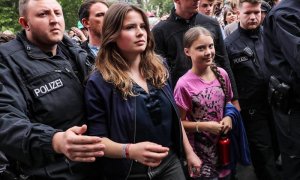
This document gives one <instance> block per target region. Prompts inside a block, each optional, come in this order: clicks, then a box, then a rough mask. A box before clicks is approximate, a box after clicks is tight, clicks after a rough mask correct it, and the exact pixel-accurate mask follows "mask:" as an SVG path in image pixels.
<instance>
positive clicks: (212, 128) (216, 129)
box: [205, 121, 224, 135]
mask: <svg viewBox="0 0 300 180" xmlns="http://www.w3.org/2000/svg"><path fill="white" fill-rule="evenodd" d="M205 123H206V128H205V131H207V132H210V133H212V134H215V135H218V134H220V133H221V132H222V130H223V127H224V126H223V125H222V124H220V123H218V122H216V121H208V122H205Z"/></svg>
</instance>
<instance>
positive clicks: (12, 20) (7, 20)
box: [0, 0, 21, 32]
mask: <svg viewBox="0 0 300 180" xmlns="http://www.w3.org/2000/svg"><path fill="white" fill-rule="evenodd" d="M18 3H19V1H18V0H0V4H1V6H0V31H5V30H10V31H12V32H16V31H18V30H20V29H21V26H20V25H19V23H18V17H19V12H18Z"/></svg>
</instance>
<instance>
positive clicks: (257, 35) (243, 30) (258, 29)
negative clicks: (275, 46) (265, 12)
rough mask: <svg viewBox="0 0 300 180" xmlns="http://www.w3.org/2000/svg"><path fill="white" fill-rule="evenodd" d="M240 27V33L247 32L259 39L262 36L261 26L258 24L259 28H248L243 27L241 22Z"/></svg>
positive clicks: (246, 33) (251, 36)
mask: <svg viewBox="0 0 300 180" xmlns="http://www.w3.org/2000/svg"><path fill="white" fill-rule="evenodd" d="M238 29H239V31H240V33H243V34H245V35H246V36H247V37H250V38H251V39H258V38H259V36H260V31H261V26H258V28H256V29H251V30H248V29H243V28H242V27H241V26H240V23H239V27H238Z"/></svg>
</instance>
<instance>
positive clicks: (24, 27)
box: [19, 16, 29, 31]
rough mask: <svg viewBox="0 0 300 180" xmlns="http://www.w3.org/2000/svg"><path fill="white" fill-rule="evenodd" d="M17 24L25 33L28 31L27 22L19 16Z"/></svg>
mask: <svg viewBox="0 0 300 180" xmlns="http://www.w3.org/2000/svg"><path fill="white" fill-rule="evenodd" d="M19 24H20V25H21V26H22V28H23V29H25V30H26V31H28V30H29V26H28V22H27V20H26V18H25V17H24V16H21V17H20V18H19Z"/></svg>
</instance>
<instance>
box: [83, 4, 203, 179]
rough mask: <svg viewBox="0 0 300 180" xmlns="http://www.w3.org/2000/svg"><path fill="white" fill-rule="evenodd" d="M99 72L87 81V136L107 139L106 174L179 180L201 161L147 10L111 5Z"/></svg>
mask: <svg viewBox="0 0 300 180" xmlns="http://www.w3.org/2000/svg"><path fill="white" fill-rule="evenodd" d="M102 33H103V34H102V35H103V39H102V46H101V50H100V52H99V55H98V56H97V58H96V70H95V72H94V73H93V74H92V75H91V76H90V78H89V79H88V81H87V84H86V90H85V100H86V109H87V120H88V125H89V126H88V127H89V130H88V132H89V134H90V135H93V136H99V137H102V138H103V141H102V143H104V144H105V147H106V148H105V152H104V154H105V155H104V156H105V158H100V159H99V162H100V163H102V165H103V166H101V167H99V169H103V171H104V174H105V175H106V178H108V179H113V180H118V179H139V180H146V179H160V180H167V179H178V180H184V179H185V175H184V172H183V169H182V166H181V163H180V159H181V158H182V157H183V156H185V157H186V158H187V163H188V167H189V169H190V170H191V171H190V172H191V173H195V174H197V173H199V172H200V167H201V161H200V159H199V158H198V156H197V155H196V154H195V153H194V151H193V149H192V147H191V145H190V144H189V141H188V139H187V136H186V133H185V131H184V129H183V126H182V124H181V122H180V119H179V115H178V114H177V109H176V104H175V102H174V99H173V95H172V94H173V93H172V89H171V87H170V84H169V81H168V76H169V74H168V70H167V68H166V67H165V65H164V62H163V59H162V58H161V57H159V56H158V55H156V54H155V53H154V40H153V37H152V35H151V32H150V28H149V23H148V19H147V16H146V15H145V13H144V12H143V11H142V10H141V9H139V8H138V7H136V6H134V5H130V4H125V3H117V4H113V5H112V6H111V7H110V8H109V9H108V11H107V13H106V14H105V17H104V22H103V32H102Z"/></svg>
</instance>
